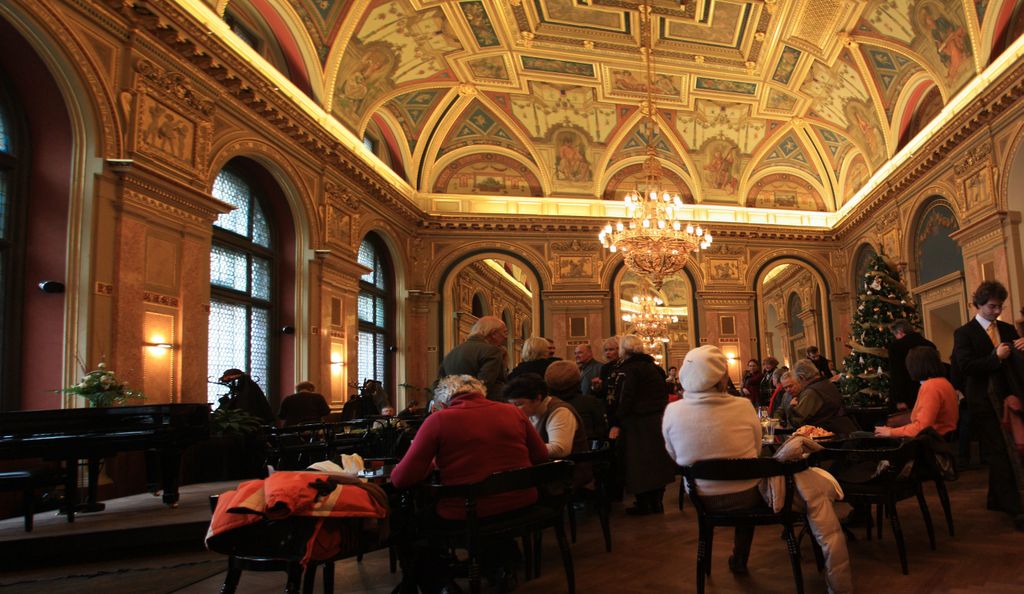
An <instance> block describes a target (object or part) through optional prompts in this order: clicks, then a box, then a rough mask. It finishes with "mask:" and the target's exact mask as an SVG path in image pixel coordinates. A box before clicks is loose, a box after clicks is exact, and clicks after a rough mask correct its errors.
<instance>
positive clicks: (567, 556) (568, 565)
mask: <svg viewBox="0 0 1024 594" xmlns="http://www.w3.org/2000/svg"><path fill="white" fill-rule="evenodd" d="M555 537H556V538H557V539H558V548H559V549H560V550H561V551H562V567H563V568H564V569H565V581H566V582H567V583H568V584H569V594H576V572H575V570H574V569H573V566H572V549H570V548H569V540H568V539H567V538H566V537H565V527H564V526H562V523H561V522H557V523H556V524H555Z"/></svg>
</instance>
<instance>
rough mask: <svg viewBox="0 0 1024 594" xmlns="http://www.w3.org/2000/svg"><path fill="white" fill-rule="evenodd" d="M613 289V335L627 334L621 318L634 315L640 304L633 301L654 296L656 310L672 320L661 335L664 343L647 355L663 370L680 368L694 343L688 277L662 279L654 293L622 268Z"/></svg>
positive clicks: (694, 330) (690, 287)
mask: <svg viewBox="0 0 1024 594" xmlns="http://www.w3.org/2000/svg"><path fill="white" fill-rule="evenodd" d="M613 287H614V290H613V305H612V315H613V317H614V328H615V333H616V334H618V335H621V334H628V333H630V332H631V331H632V328H631V324H630V323H629V322H627V321H625V320H624V319H623V315H627V314H634V313H636V312H638V311H639V310H640V305H639V304H638V303H637V301H636V300H639V299H640V298H641V297H643V296H645V295H647V296H655V297H657V298H658V299H659V300H660V301H661V304H660V305H658V306H657V307H656V311H657V312H658V313H660V314H663V315H666V316H670V317H671V318H673V319H674V320H675V321H673V322H671V323H669V325H668V333H667V336H665V338H667V339H668V341H667V342H662V343H661V344H660V345H658V344H656V345H655V346H654V348H653V352H652V353H651V354H652V355H655V358H656V359H659V363H661V364H663V365H664V366H665V367H666V368H667V367H671V366H673V365H675V366H676V367H678V366H679V365H681V364H682V361H683V358H684V357H685V356H686V353H687V351H689V350H690V349H691V348H694V346H695V345H696V342H697V336H696V327H695V324H694V320H695V319H696V316H695V312H694V299H693V281H691V280H690V277H689V276H688V275H687V274H686V273H685V272H677V273H675V274H672V275H669V276H667V277H665V281H664V283H663V284H662V286H661V289H660V290H655V289H654V287H653V286H651V284H650V283H649V282H648V281H647V280H646V279H644V278H643V277H641V276H638V275H637V274H635V273H634V272H632V271H630V270H628V269H627V268H626V267H624V266H623V267H622V268H621V269H620V270H619V271H618V273H617V274H616V275H615V282H614V286H613Z"/></svg>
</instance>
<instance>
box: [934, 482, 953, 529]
mask: <svg viewBox="0 0 1024 594" xmlns="http://www.w3.org/2000/svg"><path fill="white" fill-rule="evenodd" d="M935 490H936V491H938V492H939V502H940V503H942V513H943V514H945V515H946V527H947V528H949V535H950V536H956V534H955V532H954V531H953V509H952V508H951V507H950V506H949V491H947V490H946V481H944V480H942V479H941V478H937V479H935Z"/></svg>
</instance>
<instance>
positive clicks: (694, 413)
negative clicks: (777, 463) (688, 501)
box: [661, 392, 761, 495]
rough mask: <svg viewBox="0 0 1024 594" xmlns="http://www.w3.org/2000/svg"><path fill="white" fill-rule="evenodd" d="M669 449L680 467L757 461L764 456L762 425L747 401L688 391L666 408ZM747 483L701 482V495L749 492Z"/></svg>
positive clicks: (751, 483) (664, 421) (750, 483)
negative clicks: (726, 460)
mask: <svg viewBox="0 0 1024 594" xmlns="http://www.w3.org/2000/svg"><path fill="white" fill-rule="evenodd" d="M661 433H662V435H664V436H665V448H666V449H667V450H668V453H669V455H670V456H672V459H673V460H675V461H676V463H677V464H679V465H680V466H685V465H687V464H692V463H694V462H698V461H700V460H709V459H712V458H756V457H758V456H759V455H760V453H761V423H760V422H759V421H758V420H757V413H756V412H755V411H754V406H753V405H752V404H751V403H750V401H749V400H747V399H746V398H736V397H733V396H730V395H729V394H725V393H718V392H703V393H702V392H686V395H685V397H684V398H683V399H682V400H677V401H676V402H673V403H672V404H669V405H668V408H666V409H665V416H664V417H663V418H662V421H661ZM757 484H758V480H757V479H752V480H744V481H698V483H697V487H698V489H699V491H700V494H701V495H724V494H727V493H738V492H740V491H745V490H747V489H749V488H751V487H755V486H757Z"/></svg>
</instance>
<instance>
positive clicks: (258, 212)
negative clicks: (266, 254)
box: [252, 201, 270, 248]
mask: <svg viewBox="0 0 1024 594" xmlns="http://www.w3.org/2000/svg"><path fill="white" fill-rule="evenodd" d="M252 209H253V213H252V242H253V243H255V244H256V245H261V246H263V247H265V248H269V247H270V225H268V224H267V217H266V216H264V215H263V208H262V207H261V206H260V203H259V202H258V201H253V205H252Z"/></svg>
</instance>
